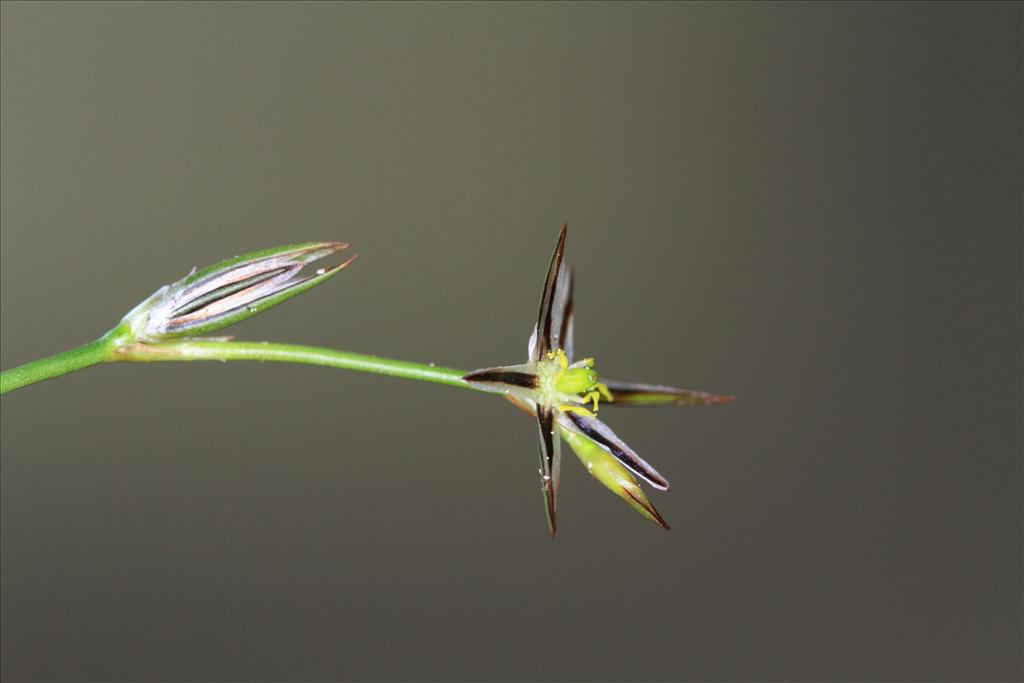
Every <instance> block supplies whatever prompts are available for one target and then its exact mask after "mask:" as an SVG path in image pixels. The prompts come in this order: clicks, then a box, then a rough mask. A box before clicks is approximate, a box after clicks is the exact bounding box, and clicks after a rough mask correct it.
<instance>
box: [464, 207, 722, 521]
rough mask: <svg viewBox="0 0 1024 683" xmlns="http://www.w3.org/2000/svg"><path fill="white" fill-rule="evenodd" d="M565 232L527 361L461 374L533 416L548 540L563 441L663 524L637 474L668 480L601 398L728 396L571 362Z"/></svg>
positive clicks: (642, 401)
mask: <svg viewBox="0 0 1024 683" xmlns="http://www.w3.org/2000/svg"><path fill="white" fill-rule="evenodd" d="M566 230H567V226H565V225H563V226H562V231H561V234H560V235H559V238H558V244H557V245H556V247H555V252H554V254H553V255H552V257H551V264H550V265H549V267H548V273H547V278H546V279H545V282H544V290H543V293H542V295H541V301H540V312H539V314H538V317H537V324H536V325H535V326H534V328H533V334H532V335H531V336H530V342H529V349H528V350H529V359H528V361H527V362H526V363H523V364H519V365H507V366H500V367H493V368H484V369H481V370H476V371H474V372H471V373H469V374H468V375H466V376H465V377H464V378H463V379H465V380H466V381H467V382H470V383H472V384H475V385H477V386H479V387H482V388H485V389H487V390H490V391H493V392H496V393H501V394H504V395H505V396H506V397H507V398H508V399H509V400H510V401H512V402H513V403H514V404H515V405H517V406H518V407H520V408H521V409H523V410H524V411H526V412H528V413H531V414H533V415H535V416H536V419H537V428H538V433H539V437H540V476H541V490H542V493H543V495H544V507H545V510H546V512H547V520H548V527H549V528H550V530H551V535H552V537H554V535H555V532H556V530H557V522H556V510H557V497H558V486H559V479H560V476H559V475H560V470H561V445H560V444H561V439H565V440H566V441H567V442H568V444H569V446H570V447H571V448H572V449H573V451H574V452H575V453H576V455H577V457H579V459H580V461H581V462H582V463H583V465H584V466H585V467H586V468H587V471H589V472H590V473H591V474H592V475H593V476H594V477H595V478H596V479H597V480H598V481H600V482H601V483H602V484H604V485H605V486H606V487H608V488H609V489H611V490H612V491H613V492H615V493H616V494H617V495H619V496H620V497H621V498H623V499H624V500H625V501H626V502H627V503H629V505H630V506H632V507H633V508H634V509H635V510H637V511H638V512H639V513H640V514H642V515H643V516H644V517H646V518H648V519H650V520H651V521H653V522H655V523H656V524H658V525H660V526H661V527H663V528H665V529H668V528H669V526H668V524H667V523H666V522H665V520H664V519H663V518H662V516H661V515H660V514H659V513H658V511H657V510H656V509H655V507H654V505H652V504H651V502H650V501H649V500H648V499H647V496H646V495H644V492H643V490H642V489H641V488H640V486H639V484H638V483H637V480H636V477H639V478H640V479H642V480H643V481H645V482H646V483H647V484H649V485H650V486H652V487H654V488H656V489H659V490H662V491H667V490H668V488H669V483H668V480H667V479H666V478H665V477H663V476H662V475H661V474H660V473H659V472H658V471H657V470H656V469H654V468H653V467H651V465H649V464H648V463H647V462H646V461H645V460H644V459H643V458H641V457H640V456H638V455H637V454H636V453H635V452H634V451H633V450H632V449H631V448H630V447H629V446H627V445H626V443H625V442H624V441H622V439H620V438H619V437H618V436H616V435H615V432H613V431H612V430H611V429H610V428H609V427H608V426H607V425H606V424H604V423H603V422H601V421H600V420H599V419H597V412H598V408H599V407H600V404H601V403H602V402H604V403H611V404H613V405H614V404H623V405H664V404H669V403H674V404H680V405H714V404H720V403H728V402H730V401H732V400H733V397H732V396H719V395H716V394H709V393H707V392H701V391H691V390H688V389H676V388H674V387H666V386H661V385H655V384H635V383H630V382H615V381H605V382H601V381H600V377H599V375H598V373H597V371H596V369H595V362H594V359H593V358H584V359H581V360H578V361H574V360H573V350H574V349H573V346H574V339H573V326H574V311H573V289H574V277H573V271H572V268H571V267H569V266H568V265H567V264H566V263H565V261H564V258H563V254H564V251H565V235H566Z"/></svg>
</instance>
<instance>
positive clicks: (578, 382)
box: [537, 349, 610, 417]
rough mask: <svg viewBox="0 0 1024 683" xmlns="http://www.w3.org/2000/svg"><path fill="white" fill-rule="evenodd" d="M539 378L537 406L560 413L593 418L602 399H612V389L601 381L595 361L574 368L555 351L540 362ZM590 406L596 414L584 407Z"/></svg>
mask: <svg viewBox="0 0 1024 683" xmlns="http://www.w3.org/2000/svg"><path fill="white" fill-rule="evenodd" d="M537 376H538V377H539V378H540V386H539V387H538V392H537V393H538V401H537V402H538V403H540V404H541V405H545V406H548V407H551V408H555V409H557V410H562V411H571V412H574V413H578V414H580V415H585V416H587V417H593V416H594V413H596V412H597V406H598V402H599V401H600V399H601V397H602V396H603V397H605V398H609V397H610V395H609V393H608V388H607V387H605V386H604V385H603V384H601V383H600V382H599V381H598V379H599V376H598V374H597V371H595V370H594V359H593V358H584V359H583V360H580V361H576V362H575V363H572V364H571V365H570V364H569V358H568V356H566V355H565V351H563V350H562V349H555V350H554V351H552V352H551V353H549V354H548V355H547V358H546V359H543V360H541V361H540V364H539V367H538V372H537ZM588 404H592V406H593V408H592V410H588V409H587V408H585V407H584V406H586V405H588Z"/></svg>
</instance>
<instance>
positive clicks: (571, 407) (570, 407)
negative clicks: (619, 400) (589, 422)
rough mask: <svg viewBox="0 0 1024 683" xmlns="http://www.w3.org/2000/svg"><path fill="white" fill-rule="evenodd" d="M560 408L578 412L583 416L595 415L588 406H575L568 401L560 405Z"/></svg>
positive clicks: (567, 411)
mask: <svg viewBox="0 0 1024 683" xmlns="http://www.w3.org/2000/svg"><path fill="white" fill-rule="evenodd" d="M558 409H559V410H561V411H562V412H563V413H576V414H577V415H582V416H583V417H594V414H593V413H592V412H590V411H589V410H587V409H586V408H583V407H580V406H574V405H571V404H568V403H566V404H563V405H561V406H559V407H558Z"/></svg>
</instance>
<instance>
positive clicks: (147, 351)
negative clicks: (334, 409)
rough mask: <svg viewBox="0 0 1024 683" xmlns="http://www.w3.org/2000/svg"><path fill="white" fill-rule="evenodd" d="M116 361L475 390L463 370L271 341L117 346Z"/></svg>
mask: <svg viewBox="0 0 1024 683" xmlns="http://www.w3.org/2000/svg"><path fill="white" fill-rule="evenodd" d="M117 356H118V360H125V361H133V362H138V363H148V362H154V361H197V360H220V361H227V360H254V361H275V362H279V363H303V364H306V365H324V366H327V367H331V368H339V369H342V370H355V371H356V372H371V373H375V374H378V375H389V376H391V377H402V378H404V379H414V380H419V381H421V382H436V383H438V384H447V385H449V386H453V387H460V388H462V389H475V390H478V391H479V388H478V387H475V386H473V385H471V384H470V383H469V382H466V381H464V380H463V379H462V377H463V375H465V374H466V371H465V370H456V369H454V368H442V367H436V366H433V365H424V364H423V363H412V362H410V361H404V360H394V359H392V358H381V357H379V356H368V355H365V354H362V353H351V352H349V351H337V350H335V349H326V348H319V347H314V346H300V345H298V344H271V343H269V342H241V341H201V340H186V341H180V342H170V343H165V344H154V345H147V344H134V345H131V346H127V347H124V348H122V349H119V350H118V352H117Z"/></svg>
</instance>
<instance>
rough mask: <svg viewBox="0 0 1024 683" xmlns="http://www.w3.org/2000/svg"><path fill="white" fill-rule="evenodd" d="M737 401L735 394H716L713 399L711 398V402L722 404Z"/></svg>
mask: <svg viewBox="0 0 1024 683" xmlns="http://www.w3.org/2000/svg"><path fill="white" fill-rule="evenodd" d="M735 401H736V397H735V396H715V397H714V398H713V399H711V401H710V403H711V404H712V405H722V404H723V403H733V402H735Z"/></svg>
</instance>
